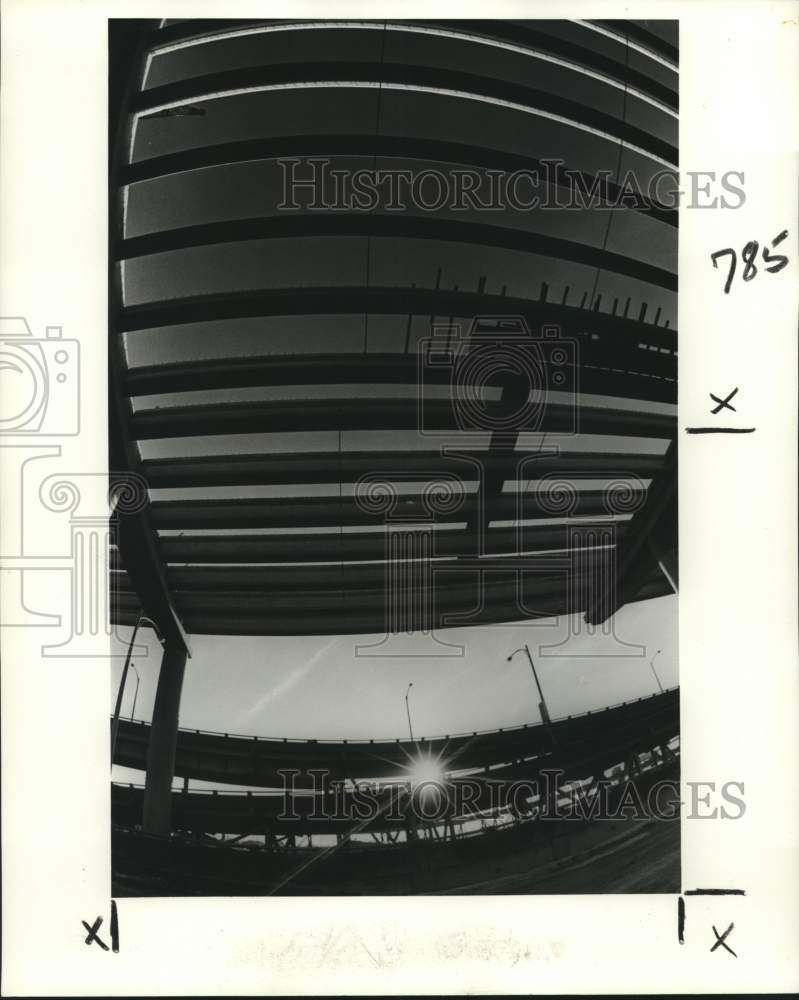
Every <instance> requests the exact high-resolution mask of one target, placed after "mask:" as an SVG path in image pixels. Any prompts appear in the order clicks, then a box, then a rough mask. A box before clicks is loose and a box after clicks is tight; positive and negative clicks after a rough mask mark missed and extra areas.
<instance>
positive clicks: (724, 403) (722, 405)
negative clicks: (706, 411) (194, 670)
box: [709, 386, 738, 416]
mask: <svg viewBox="0 0 799 1000" xmlns="http://www.w3.org/2000/svg"><path fill="white" fill-rule="evenodd" d="M737 392H738V386H736V387H735V388H734V389H733V390H732V392H731V393H730V394H729V395H728V396H725V397H724V399H719V397H718V396H716V395H714V394H713V393H712V392H711V393H710V394H709V395H710V398H711V399H712V400H713V402H714V403H718V404H719V405H718V406H714V407H713V409H712V410H711V411H710V412H711V413H712V414H713V415H714V416H715V415H716V414H717V413H718V412H719V411H720V410H732V411H733V413H737V410H736V409H735V407H734V406H733V405H732V403H730V400H731V399H732V398H733V396H734V395H735V394H736V393H737Z"/></svg>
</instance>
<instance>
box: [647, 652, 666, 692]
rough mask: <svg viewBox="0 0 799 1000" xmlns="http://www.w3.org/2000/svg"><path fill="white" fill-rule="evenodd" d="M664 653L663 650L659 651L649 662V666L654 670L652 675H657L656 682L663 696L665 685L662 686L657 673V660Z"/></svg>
mask: <svg viewBox="0 0 799 1000" xmlns="http://www.w3.org/2000/svg"><path fill="white" fill-rule="evenodd" d="M662 652H663V650H661V649H659V650H658V651H657V653H655V655H654V656H653V657H652V659H651V660H650V661H649V666H650V667H651V668H652V673H653V674H654V675H655V680H656V681H657V682H658V687H659V688H660V693H661V694H663V685H662V684H661V683H660V678H659V677H658V672H657V670H655V660H656V659H657V658H658V656H659V655H660V654H661V653H662Z"/></svg>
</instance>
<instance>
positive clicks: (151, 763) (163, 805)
mask: <svg viewBox="0 0 799 1000" xmlns="http://www.w3.org/2000/svg"><path fill="white" fill-rule="evenodd" d="M186 655H187V653H186V650H185V649H180V648H177V647H175V646H172V645H169V644H167V645H166V646H165V647H164V655H163V657H162V659H161V671H160V673H159V675H158V689H157V691H156V693H155V705H154V706H153V724H152V726H151V728H150V743H149V746H148V747H147V778H146V781H145V785H144V815H143V818H142V828H143V829H144V832H145V833H157V834H162V835H167V834H169V833H170V832H171V828H172V815H171V814H172V778H173V776H174V773H175V750H176V747H177V742H178V712H179V710H180V694H181V690H182V688H183V674H184V672H185V669H186Z"/></svg>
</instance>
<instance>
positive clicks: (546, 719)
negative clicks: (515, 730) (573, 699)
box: [508, 643, 552, 726]
mask: <svg viewBox="0 0 799 1000" xmlns="http://www.w3.org/2000/svg"><path fill="white" fill-rule="evenodd" d="M522 652H524V653H527V659H528V660H529V661H530V669H531V670H532V671H533V677H534V678H535V686H536V687H537V688H538V697H539V698H540V699H541V700H540V701H539V703H538V710H539V712H540V713H541V721H542V722H543V723H544V724H545V725H547V726H549V725H551V724H552V719H551V718H550V716H549V709H548V708H547V703H546V699H545V698H544V692H543V691H542V690H541V682H540V681H539V680H538V674H537V673H536V669H535V664H534V663H533V657H532V655H531V653H530V648H529V646H528V645H527V643H525V644H524V645H523V646H520V647H519V648H518V649H514V651H513V652H512V653H511V654H510V656H509V657H508V663H510V661H511V660H512V659H513V657H514V656H515V655H516V654H517V653H522Z"/></svg>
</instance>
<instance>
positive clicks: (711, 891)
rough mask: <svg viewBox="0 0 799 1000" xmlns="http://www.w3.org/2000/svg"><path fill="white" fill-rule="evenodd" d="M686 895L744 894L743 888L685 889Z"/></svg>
mask: <svg viewBox="0 0 799 1000" xmlns="http://www.w3.org/2000/svg"><path fill="white" fill-rule="evenodd" d="M685 895H686V896H745V895H746V890H745V889H686V890H685Z"/></svg>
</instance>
